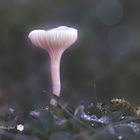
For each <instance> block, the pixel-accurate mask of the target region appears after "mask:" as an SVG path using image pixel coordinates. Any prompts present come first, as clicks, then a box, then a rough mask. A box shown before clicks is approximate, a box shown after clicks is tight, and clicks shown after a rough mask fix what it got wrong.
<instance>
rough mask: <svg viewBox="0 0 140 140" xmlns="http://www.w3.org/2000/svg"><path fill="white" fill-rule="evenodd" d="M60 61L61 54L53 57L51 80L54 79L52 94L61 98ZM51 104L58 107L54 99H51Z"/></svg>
mask: <svg viewBox="0 0 140 140" xmlns="http://www.w3.org/2000/svg"><path fill="white" fill-rule="evenodd" d="M60 60H61V53H59V54H58V55H51V78H52V94H54V95H55V96H57V97H59V96H60V91H61V82H60ZM50 104H51V105H53V106H57V101H56V99H55V98H54V97H52V98H51V101H50Z"/></svg>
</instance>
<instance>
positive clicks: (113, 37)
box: [108, 26, 134, 54]
mask: <svg viewBox="0 0 140 140" xmlns="http://www.w3.org/2000/svg"><path fill="white" fill-rule="evenodd" d="M108 41H109V45H110V47H111V49H112V50H113V51H114V52H116V53H118V54H125V53H127V52H128V51H129V50H130V49H131V48H132V47H133V46H134V42H133V39H132V37H131V34H130V32H129V28H127V27H125V26H117V27H115V28H113V29H112V30H111V31H110V32H109V36H108Z"/></svg>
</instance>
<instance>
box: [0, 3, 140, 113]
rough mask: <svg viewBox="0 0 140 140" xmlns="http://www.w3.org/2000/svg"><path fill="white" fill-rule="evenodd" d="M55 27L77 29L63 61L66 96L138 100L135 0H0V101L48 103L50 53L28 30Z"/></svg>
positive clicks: (25, 105)
mask: <svg viewBox="0 0 140 140" xmlns="http://www.w3.org/2000/svg"><path fill="white" fill-rule="evenodd" d="M57 26H70V27H74V28H76V29H78V31H79V38H78V41H77V43H75V44H74V45H73V47H71V48H69V49H68V50H67V51H65V53H64V55H63V57H62V61H61V81H62V99H63V100H64V101H66V102H70V103H74V104H75V105H76V104H81V103H85V104H87V103H89V102H90V101H93V100H94V96H95V95H96V96H97V97H98V100H100V101H108V100H110V99H111V98H116V97H119V98H126V99H129V100H130V101H131V102H132V103H133V104H136V105H137V104H140V1H139V0H133V1H132V0H0V103H1V106H2V105H4V104H8V105H9V106H14V107H16V108H18V109H19V110H29V109H31V108H34V107H35V106H41V105H45V104H46V103H48V95H47V93H44V92H43V91H42V90H46V91H47V92H51V79H50V61H49V56H48V53H47V52H45V51H44V50H42V49H39V48H36V47H34V46H33V45H32V44H31V42H30V41H29V39H28V33H29V32H30V31H31V30H33V29H50V28H53V27H57ZM94 82H95V83H96V86H97V87H96V90H95V89H94V86H93V83H94Z"/></svg>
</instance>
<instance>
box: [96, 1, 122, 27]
mask: <svg viewBox="0 0 140 140" xmlns="http://www.w3.org/2000/svg"><path fill="white" fill-rule="evenodd" d="M96 14H97V17H98V18H99V19H100V21H101V22H102V23H103V24H105V25H114V24H117V23H119V22H120V20H121V19H122V16H123V8H122V5H121V4H120V3H119V1H118V0H101V1H100V3H99V4H98V6H97V9H96Z"/></svg>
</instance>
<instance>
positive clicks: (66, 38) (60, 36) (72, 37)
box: [28, 26, 78, 53]
mask: <svg viewBox="0 0 140 140" xmlns="http://www.w3.org/2000/svg"><path fill="white" fill-rule="evenodd" d="M77 36H78V31H77V30H76V29H74V28H70V27H66V26H60V27H57V28H53V29H50V30H33V31H31V32H30V33H29V36H28V37H29V38H30V40H31V42H32V43H33V44H34V45H35V46H37V47H40V48H43V49H46V50H47V51H48V52H49V53H54V51H62V52H63V51H64V50H65V49H67V48H68V47H70V46H71V45H72V44H73V43H74V42H75V41H76V40H77Z"/></svg>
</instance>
